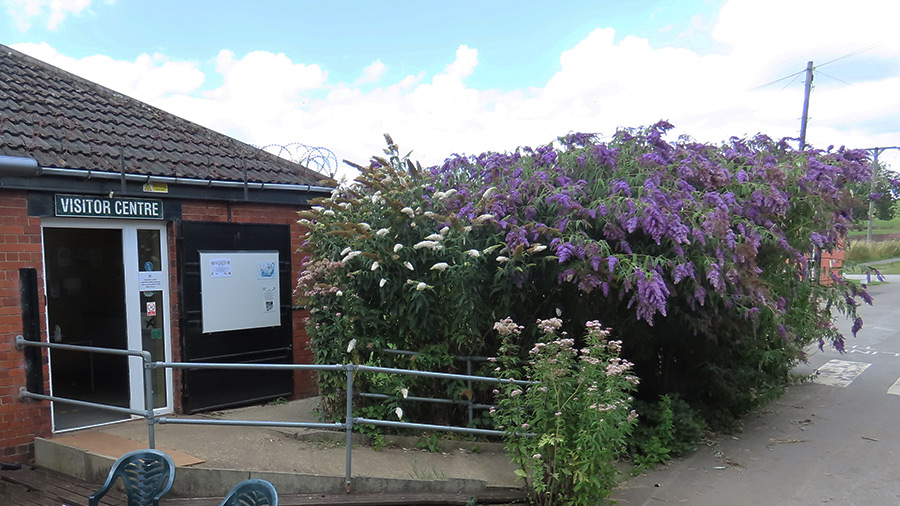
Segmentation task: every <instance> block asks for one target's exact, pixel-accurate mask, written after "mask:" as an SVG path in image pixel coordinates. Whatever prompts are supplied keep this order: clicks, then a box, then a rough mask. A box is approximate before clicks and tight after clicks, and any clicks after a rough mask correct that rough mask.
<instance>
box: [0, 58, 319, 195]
mask: <svg viewBox="0 0 900 506" xmlns="http://www.w3.org/2000/svg"><path fill="white" fill-rule="evenodd" d="M0 75H2V76H3V79H0V154H3V155H12V156H28V157H31V158H34V159H35V160H37V161H38V163H39V164H40V165H42V166H45V167H67V168H76V169H93V170H116V169H117V168H118V167H119V162H118V159H119V152H120V150H124V153H125V161H126V163H125V165H126V171H127V172H134V173H138V174H147V175H158V176H178V177H189V178H200V179H209V178H213V179H222V180H232V181H243V179H244V174H243V172H244V167H245V166H246V168H247V179H248V180H249V181H254V182H266V183H290V184H311V185H317V184H329V182H328V181H327V178H326V176H323V175H322V174H319V173H318V172H315V171H313V170H310V169H308V168H306V167H304V166H302V165H300V164H296V163H293V162H291V161H288V160H285V159H283V158H280V157H277V156H275V155H272V154H270V153H267V152H265V151H262V150H260V149H259V148H256V147H253V146H250V145H249V144H245V143H243V142H240V141H238V140H236V139H234V138H231V137H228V136H226V135H223V134H220V133H218V132H215V131H213V130H210V129H208V128H204V127H201V126H200V125H197V124H195V123H192V122H190V121H187V120H185V119H183V118H180V117H177V116H175V115H172V114H169V113H167V112H165V111H163V110H161V109H157V108H155V107H152V106H150V105H147V104H145V103H143V102H140V101H138V100H135V99H132V98H130V97H126V96H125V95H122V94H120V93H117V92H115V91H112V90H110V89H108V88H104V87H103V86H100V85H98V84H96V83H93V82H90V81H88V80H86V79H82V78H80V77H78V76H75V75H73V74H70V73H68V72H65V71H63V70H60V69H58V68H56V67H53V66H51V65H49V64H46V63H44V62H41V61H39V60H36V59H34V58H32V57H30V56H27V55H24V54H22V53H19V52H18V51H15V50H13V49H10V48H8V47H6V46H3V45H0ZM332 184H333V182H332Z"/></svg>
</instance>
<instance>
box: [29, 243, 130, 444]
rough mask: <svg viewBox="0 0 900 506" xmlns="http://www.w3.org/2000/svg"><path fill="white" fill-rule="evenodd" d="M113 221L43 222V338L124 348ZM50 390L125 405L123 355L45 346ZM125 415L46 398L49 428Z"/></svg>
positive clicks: (120, 280)
mask: <svg viewBox="0 0 900 506" xmlns="http://www.w3.org/2000/svg"><path fill="white" fill-rule="evenodd" d="M122 251H123V250H122V230H121V229H90V228H50V227H45V228H44V266H45V272H46V280H45V282H46V296H47V321H48V332H49V335H50V341H51V342H57V343H64V344H75V345H83V346H98V347H104V348H118V349H126V348H127V347H128V330H127V319H126V313H125V279H124V263H123V257H122ZM50 381H51V383H50V387H51V391H52V393H53V395H54V396H58V397H67V398H72V399H78V400H83V401H90V402H99V403H103V404H111V405H115V406H121V407H128V406H129V402H130V397H129V396H130V391H129V368H128V359H127V357H120V356H110V355H102V354H94V353H84V352H76V351H63V350H52V351H51V353H50ZM127 417H128V415H123V414H120V413H114V412H111V411H106V410H99V409H94V408H87V407H81V406H73V405H69V404H63V403H53V420H54V427H53V428H54V430H55V431H61V430H67V429H73V428H79V427H86V426H91V425H98V424H102V423H108V422H112V421H116V420H121V419H123V418H127Z"/></svg>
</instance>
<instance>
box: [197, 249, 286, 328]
mask: <svg viewBox="0 0 900 506" xmlns="http://www.w3.org/2000/svg"><path fill="white" fill-rule="evenodd" d="M200 265H201V266H202V267H201V272H200V291H201V294H200V295H201V309H202V311H203V332H204V333H211V332H224V331H228V330H242V329H254V328H261V327H277V326H279V325H281V297H280V292H281V285H280V282H279V276H278V269H279V262H278V252H277V251H228V252H223V251H215V252H204V251H201V252H200Z"/></svg>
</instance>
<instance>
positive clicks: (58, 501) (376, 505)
mask: <svg viewBox="0 0 900 506" xmlns="http://www.w3.org/2000/svg"><path fill="white" fill-rule="evenodd" d="M176 479H177V478H176ZM98 488H99V485H96V484H92V483H87V482H84V481H81V480H78V479H75V478H72V477H69V476H65V475H63V474H59V473H57V472H54V471H49V470H47V469H41V468H23V469H19V470H16V471H0V498H2V502H0V504H2V506H64V505H65V506H88V499H87V498H88V497H89V496H90V495H91V494H93V493H94V492H95V491H96V490H97V489H98ZM225 493H227V490H223V491H222V495H223V497H224V495H225ZM223 497H198V498H184V497H178V498H176V497H171V496H167V497H164V498H163V500H162V501H161V502H160V506H219V504H220V503H221V502H222V499H223ZM470 497H471V496H470V495H469V494H434V493H404V494H336V495H323V494H296V495H286V494H279V495H278V504H279V505H280V506H309V505H328V506H413V505H448V506H449V505H465V504H467V501H469V500H470ZM475 500H476V502H477V503H478V504H517V503H519V502H521V501H523V500H524V493H523V492H522V491H520V490H516V489H511V490H507V489H496V490H488V491H485V492H480V493H478V494H475ZM100 504H101V505H102V506H122V505H125V504H127V499H126V497H125V495H124V494H123V493H121V492H118V491H115V490H112V491H110V492H109V493H108V494H107V495H106V496H105V497H104V498H103V499H102V500H101V501H100ZM469 504H471V503H469Z"/></svg>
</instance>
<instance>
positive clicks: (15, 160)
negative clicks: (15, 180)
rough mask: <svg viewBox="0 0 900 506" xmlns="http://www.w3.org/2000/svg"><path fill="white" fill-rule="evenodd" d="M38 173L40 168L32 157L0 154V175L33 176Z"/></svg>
mask: <svg viewBox="0 0 900 506" xmlns="http://www.w3.org/2000/svg"><path fill="white" fill-rule="evenodd" d="M40 173H41V168H40V167H39V166H38V163H37V160H35V159H34V158H26V157H24V156H5V155H0V176H6V177H34V176H37V175H39V174H40Z"/></svg>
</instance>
